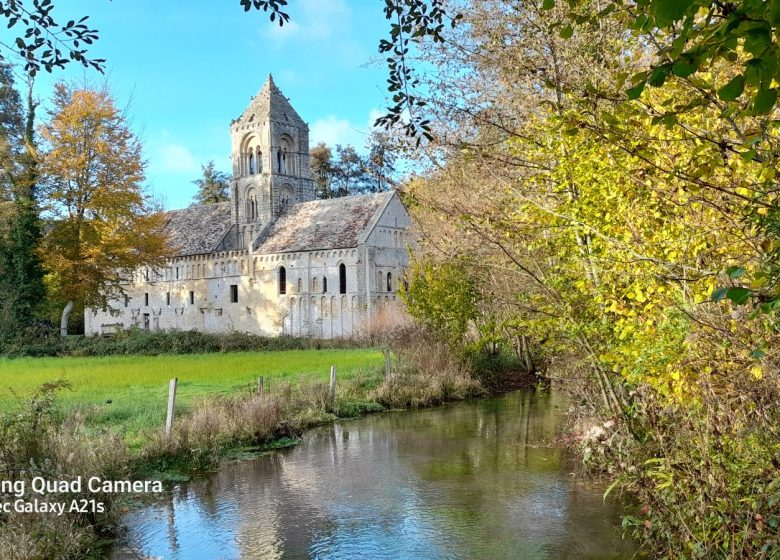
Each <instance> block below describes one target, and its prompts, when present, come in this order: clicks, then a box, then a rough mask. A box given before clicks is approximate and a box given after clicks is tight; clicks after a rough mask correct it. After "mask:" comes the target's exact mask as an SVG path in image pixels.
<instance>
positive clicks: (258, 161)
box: [257, 150, 263, 173]
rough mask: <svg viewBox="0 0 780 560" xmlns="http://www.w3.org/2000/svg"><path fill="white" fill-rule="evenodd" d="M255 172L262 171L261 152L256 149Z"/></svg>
mask: <svg viewBox="0 0 780 560" xmlns="http://www.w3.org/2000/svg"><path fill="white" fill-rule="evenodd" d="M257 172H258V173H262V172H263V152H261V151H260V150H257Z"/></svg>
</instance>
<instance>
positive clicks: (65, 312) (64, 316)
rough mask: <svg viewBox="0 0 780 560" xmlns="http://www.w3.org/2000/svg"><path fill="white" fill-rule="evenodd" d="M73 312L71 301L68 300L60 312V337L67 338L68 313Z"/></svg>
mask: <svg viewBox="0 0 780 560" xmlns="http://www.w3.org/2000/svg"><path fill="white" fill-rule="evenodd" d="M71 311H73V300H70V301H69V302H68V303H67V304H66V305H65V309H63V310H62V319H60V336H62V337H65V336H68V319H70V312H71Z"/></svg>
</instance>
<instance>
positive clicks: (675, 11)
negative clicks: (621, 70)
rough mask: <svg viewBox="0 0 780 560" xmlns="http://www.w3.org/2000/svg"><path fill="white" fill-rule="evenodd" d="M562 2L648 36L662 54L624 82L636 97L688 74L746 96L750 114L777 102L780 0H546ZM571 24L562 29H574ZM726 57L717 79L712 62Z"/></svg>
mask: <svg viewBox="0 0 780 560" xmlns="http://www.w3.org/2000/svg"><path fill="white" fill-rule="evenodd" d="M556 4H565V5H567V6H568V8H569V10H570V19H571V20H572V22H573V23H574V24H577V25H584V24H589V23H593V22H594V21H595V20H598V19H602V18H605V17H607V16H609V17H616V16H617V17H622V18H625V23H626V28H627V29H629V30H630V31H633V32H634V33H635V34H637V35H641V36H645V37H648V38H649V41H650V44H652V45H653V46H655V47H656V48H657V52H656V56H657V60H656V61H655V63H654V64H653V66H652V68H650V69H649V70H647V71H643V72H637V73H635V74H634V75H633V76H632V77H631V87H630V88H628V89H627V94H628V97H629V98H630V99H637V98H639V96H640V95H641V94H642V91H643V90H644V89H645V87H646V86H648V85H649V86H651V87H660V86H662V85H664V83H665V82H666V80H667V79H668V78H669V77H670V76H677V77H680V78H691V79H692V80H696V83H697V85H699V86H702V87H704V88H706V89H711V90H713V91H715V92H717V96H718V98H719V99H720V100H721V101H723V102H732V101H736V100H738V99H743V100H744V101H745V102H746V103H747V105H748V107H747V110H748V111H749V112H750V113H751V114H753V115H767V114H769V113H770V112H771V111H772V110H773V109H774V108H775V106H776V105H777V101H778V88H777V82H778V81H780V44H779V43H778V31H779V30H778V26H780V0H768V1H753V0H739V1H729V2H724V1H722V0H631V1H628V0H611V1H608V2H606V3H605V4H604V5H603V6H604V7H603V8H602V9H601V10H600V11H598V12H595V11H594V10H592V9H590V8H589V6H588V5H587V4H588V2H585V1H584V0H565V1H561V0H543V3H542V6H543V8H544V9H547V10H551V9H552V8H554V7H555V6H556ZM572 33H573V30H572V28H571V26H567V27H564V28H563V29H562V30H561V36H562V37H567V36H571V34H572ZM719 61H726V62H727V63H728V64H729V65H730V67H731V68H733V69H735V73H733V74H732V75H730V76H728V77H726V78H725V79H724V81H723V82H722V83H712V82H711V79H712V78H711V76H710V75H709V74H708V73H709V72H710V71H711V70H712V64H713V63H717V62H719Z"/></svg>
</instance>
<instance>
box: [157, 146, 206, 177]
mask: <svg viewBox="0 0 780 560" xmlns="http://www.w3.org/2000/svg"><path fill="white" fill-rule="evenodd" d="M158 155H159V162H160V163H159V166H160V168H161V170H164V171H176V172H191V171H198V170H199V166H198V162H197V160H196V159H195V156H193V155H192V152H190V150H189V149H188V148H187V147H185V146H182V145H181V144H166V145H165V146H163V147H162V148H160V150H159V154H158Z"/></svg>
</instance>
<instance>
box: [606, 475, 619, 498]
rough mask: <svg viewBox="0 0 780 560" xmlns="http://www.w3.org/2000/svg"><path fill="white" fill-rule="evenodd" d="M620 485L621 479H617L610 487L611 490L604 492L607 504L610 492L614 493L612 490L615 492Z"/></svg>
mask: <svg viewBox="0 0 780 560" xmlns="http://www.w3.org/2000/svg"><path fill="white" fill-rule="evenodd" d="M618 484H620V479H619V478H616V479H615V480H614V481H613V482H612V484H610V485H609V488H607V489H606V490H604V497H603V499H604V501H605V502H606V501H607V496H609V494H610V492H612V490H614V489H615V486H617V485H618Z"/></svg>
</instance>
